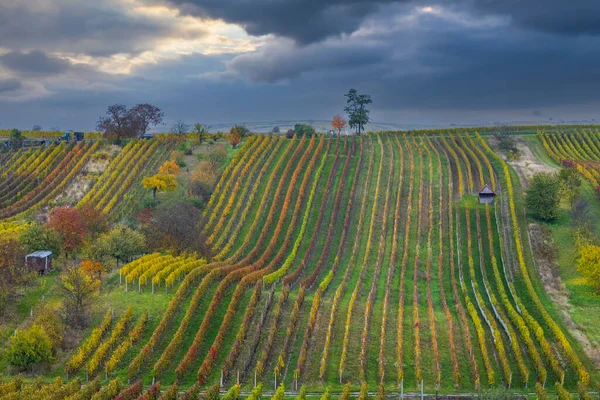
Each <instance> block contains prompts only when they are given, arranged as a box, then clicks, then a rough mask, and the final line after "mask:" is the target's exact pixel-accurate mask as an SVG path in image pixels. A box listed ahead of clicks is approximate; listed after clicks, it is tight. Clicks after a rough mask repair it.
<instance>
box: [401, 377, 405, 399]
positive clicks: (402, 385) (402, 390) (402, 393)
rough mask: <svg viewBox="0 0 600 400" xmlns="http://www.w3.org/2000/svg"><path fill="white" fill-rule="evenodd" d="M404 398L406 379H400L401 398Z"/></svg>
mask: <svg viewBox="0 0 600 400" xmlns="http://www.w3.org/2000/svg"><path fill="white" fill-rule="evenodd" d="M403 399H404V379H402V380H401V381H400V400H403Z"/></svg>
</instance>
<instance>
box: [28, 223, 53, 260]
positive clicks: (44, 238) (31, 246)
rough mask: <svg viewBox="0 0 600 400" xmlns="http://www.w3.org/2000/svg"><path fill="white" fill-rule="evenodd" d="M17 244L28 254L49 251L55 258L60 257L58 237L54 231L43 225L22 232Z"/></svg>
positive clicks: (32, 226)
mask: <svg viewBox="0 0 600 400" xmlns="http://www.w3.org/2000/svg"><path fill="white" fill-rule="evenodd" d="M19 243H21V246H23V247H24V248H25V249H26V250H27V251H29V252H33V251H37V250H50V251H51V252H52V253H54V255H55V256H58V255H60V245H61V239H60V237H59V236H58V234H57V233H56V231H54V230H53V229H50V228H48V227H47V226H44V225H37V224H36V225H31V226H30V227H29V228H27V229H25V230H24V231H22V232H21V235H20V236H19Z"/></svg>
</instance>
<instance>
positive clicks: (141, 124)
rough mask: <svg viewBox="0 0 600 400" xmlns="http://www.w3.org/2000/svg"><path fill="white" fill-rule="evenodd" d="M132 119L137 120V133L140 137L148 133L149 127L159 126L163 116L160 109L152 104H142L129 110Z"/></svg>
mask: <svg viewBox="0 0 600 400" xmlns="http://www.w3.org/2000/svg"><path fill="white" fill-rule="evenodd" d="M131 113H132V114H133V117H134V118H135V119H136V120H137V124H138V128H139V132H140V134H141V135H143V134H145V133H146V132H148V129H149V128H150V127H151V126H156V125H159V124H160V123H161V122H162V121H163V118H164V116H165V113H164V112H162V111H161V109H160V108H158V107H156V106H153V105H152V104H148V103H142V104H138V105H136V106H135V107H133V108H132V109H131Z"/></svg>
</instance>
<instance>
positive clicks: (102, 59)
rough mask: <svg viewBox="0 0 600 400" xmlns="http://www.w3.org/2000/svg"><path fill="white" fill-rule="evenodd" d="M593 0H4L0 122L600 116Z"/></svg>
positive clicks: (598, 17) (66, 124) (599, 15)
mask: <svg viewBox="0 0 600 400" xmlns="http://www.w3.org/2000/svg"><path fill="white" fill-rule="evenodd" d="M599 62H600V2H598V1H592V0H589V1H588V0H575V1H570V2H565V1H559V0H528V1H527V2H523V1H519V0H489V1H478V0H450V1H441V0H432V1H425V0H400V1H392V0H389V1H372V0H347V1H342V0H326V1H325V0H277V1H274V0H253V1H251V2H249V1H245V0H231V1H227V0H187V1H185V0H155V1H152V2H149V1H143V0H109V1H103V2H97V1H92V0H82V1H77V2H73V1H68V0H43V1H39V2H35V4H33V3H31V2H26V1H24V0H17V1H12V0H11V1H8V0H0V128H6V127H15V126H16V127H20V128H30V127H31V126H32V125H34V124H40V125H42V126H44V127H45V128H50V127H59V128H61V129H86V130H87V129H93V127H94V124H95V121H96V120H97V118H98V116H99V115H101V114H103V113H104V111H105V109H106V107H107V106H108V105H110V104H113V103H125V104H130V105H132V104H135V103H138V102H150V103H153V104H156V105H157V106H159V107H161V108H162V109H163V110H164V111H165V114H166V117H167V124H170V123H172V122H173V121H175V120H178V119H183V120H185V121H186V122H188V123H193V122H197V121H200V122H204V123H209V124H214V123H220V122H231V123H233V122H251V121H264V120H292V119H307V120H308V119H330V118H331V116H332V115H333V114H335V113H340V112H342V109H343V106H344V97H343V94H344V93H345V92H346V91H347V90H348V89H349V88H350V87H356V88H357V89H358V90H359V91H361V92H366V93H368V94H370V95H371V96H372V97H373V105H372V107H373V111H372V114H371V115H372V118H373V119H374V120H377V121H380V122H393V123H407V124H415V123H432V124H440V125H445V124H450V123H490V122H492V121H495V120H507V121H544V120H548V119H549V118H553V119H554V120H559V119H564V120H582V119H592V118H596V117H600V115H599V114H600V113H598V111H596V110H598V109H599V108H598V107H599V106H600V101H598V95H597V93H599V91H600V70H598V68H597V65H598V63H599Z"/></svg>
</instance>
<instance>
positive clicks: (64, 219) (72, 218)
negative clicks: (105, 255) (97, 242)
mask: <svg viewBox="0 0 600 400" xmlns="http://www.w3.org/2000/svg"><path fill="white" fill-rule="evenodd" d="M48 227H49V228H50V229H52V230H54V231H55V232H56V233H57V234H58V236H59V237H60V240H61V244H62V248H63V249H64V251H65V253H66V254H67V255H69V254H70V253H72V252H73V251H75V249H77V248H78V247H79V246H81V245H82V244H83V241H84V239H85V236H86V235H87V233H88V231H87V224H86V221H85V220H84V219H83V218H82V216H81V214H80V213H79V210H78V209H77V208H70V207H59V208H56V209H55V210H54V211H53V212H52V214H50V219H49V220H48Z"/></svg>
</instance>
